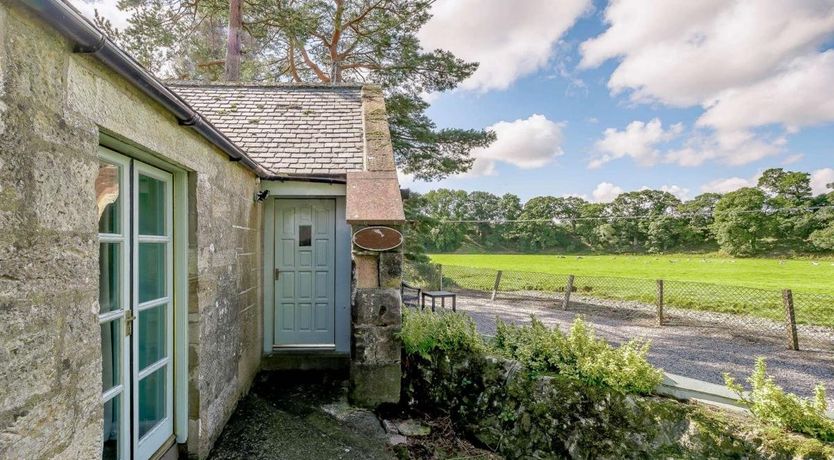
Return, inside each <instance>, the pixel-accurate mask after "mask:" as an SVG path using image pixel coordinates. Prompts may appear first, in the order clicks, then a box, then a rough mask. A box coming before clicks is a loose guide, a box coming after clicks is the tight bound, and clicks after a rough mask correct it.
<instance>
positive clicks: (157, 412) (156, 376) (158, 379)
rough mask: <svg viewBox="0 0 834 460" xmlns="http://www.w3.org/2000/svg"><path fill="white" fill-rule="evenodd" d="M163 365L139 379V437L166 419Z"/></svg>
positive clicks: (164, 367)
mask: <svg viewBox="0 0 834 460" xmlns="http://www.w3.org/2000/svg"><path fill="white" fill-rule="evenodd" d="M167 367H168V366H162V367H160V368H159V369H158V370H156V371H155V372H153V373H152V374H150V375H148V376H147V377H145V378H144V379H142V380H140V381H139V437H140V438H141V437H143V436H145V434H146V433H147V432H148V431H150V430H151V429H152V428H153V427H154V426H156V424H157V423H159V422H161V421H162V420H163V419H165V409H166V408H165V372H166V371H167Z"/></svg>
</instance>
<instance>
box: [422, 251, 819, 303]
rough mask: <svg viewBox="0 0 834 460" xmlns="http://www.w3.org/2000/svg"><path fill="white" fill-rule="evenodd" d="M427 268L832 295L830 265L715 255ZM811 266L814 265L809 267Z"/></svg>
mask: <svg viewBox="0 0 834 460" xmlns="http://www.w3.org/2000/svg"><path fill="white" fill-rule="evenodd" d="M431 259H432V262H434V263H439V264H445V265H460V266H464V267H473V268H491V269H496V270H498V269H500V270H512V271H525V272H540V273H552V274H559V275H567V274H573V275H576V276H580V275H584V276H611V277H621V278H639V279H648V280H655V279H664V280H674V281H694V282H699V283H712V284H725V285H732V286H744V287H750V288H759V289H776V290H781V289H786V288H789V289H793V291H794V292H808V293H820V294H834V259H830V258H829V259H817V260H810V259H798V260H785V261H784V262H780V261H779V260H778V259H732V258H728V257H720V256H716V255H692V254H677V255H663V256H653V255H612V256H585V255H583V256H558V255H531V254H432V256H431ZM814 264H816V265H814Z"/></svg>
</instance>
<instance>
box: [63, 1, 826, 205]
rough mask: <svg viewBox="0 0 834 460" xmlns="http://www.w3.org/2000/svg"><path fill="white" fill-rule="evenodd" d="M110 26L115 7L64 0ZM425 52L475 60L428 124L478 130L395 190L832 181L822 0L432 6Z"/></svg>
mask: <svg viewBox="0 0 834 460" xmlns="http://www.w3.org/2000/svg"><path fill="white" fill-rule="evenodd" d="M73 3H74V4H76V5H77V6H79V7H80V8H81V9H82V10H83V11H84V12H86V13H87V14H90V15H92V11H93V9H96V8H97V9H98V10H99V11H100V13H101V14H103V15H104V16H105V17H108V18H109V19H111V21H113V23H114V25H116V26H117V27H120V26H124V24H125V21H126V17H125V15H124V14H123V13H121V12H119V10H118V8H117V7H116V2H115V0H74V1H73ZM432 12H433V14H434V17H433V18H432V19H431V20H430V21H429V23H428V24H426V26H425V27H424V28H423V29H422V30H421V31H420V34H419V35H420V39H421V42H422V44H423V46H424V47H425V48H427V49H434V48H442V49H447V50H450V51H452V52H454V53H455V54H456V55H458V56H460V57H462V58H464V59H467V60H472V61H478V62H480V63H481V66H480V68H479V70H478V71H477V72H476V73H475V74H474V75H473V76H472V77H471V78H469V79H468V80H466V81H464V82H463V83H462V85H461V87H460V88H459V89H456V90H454V91H452V92H448V93H444V94H430V95H426V98H427V100H429V101H430V102H431V108H430V110H429V115H430V116H431V117H432V119H433V120H435V121H436V123H437V124H438V126H440V127H457V128H478V129H481V128H491V129H493V130H494V131H495V132H496V134H497V136H498V140H497V141H496V143H495V144H494V145H492V146H490V147H489V148H487V149H480V150H476V151H474V152H472V154H473V156H474V157H475V158H476V163H475V167H474V168H473V170H472V171H471V172H470V173H467V174H465V175H463V176H458V177H452V178H449V179H446V180H443V181H440V182H435V183H426V182H419V181H417V182H415V181H413V180H412V178H411V177H408V176H407V175H401V182H402V185H403V186H405V187H409V188H412V189H414V190H417V191H427V190H431V189H435V188H439V187H449V188H460V189H465V190H470V191H472V190H485V191H490V192H493V193H507V192H510V193H515V194H517V195H519V196H521V198H522V199H523V200H526V199H529V198H532V197H534V196H538V195H556V196H559V195H579V196H583V197H585V198H587V199H590V200H595V201H607V200H610V199H612V198H613V197H614V196H616V194H617V193H619V192H621V191H629V190H637V189H640V188H642V187H650V188H657V189H666V190H668V191H670V192H672V193H674V194H676V195H678V196H680V197H681V198H684V199H686V198H692V197H694V196H696V195H698V194H699V193H702V192H706V191H717V192H726V191H730V190H733V189H736V188H739V187H743V186H748V185H753V184H755V181H756V177H757V175H758V174H759V173H760V172H761V171H763V170H765V169H767V168H770V167H785V168H790V169H793V170H801V171H806V172H808V173H810V174H811V175H812V186H813V188H814V191H815V192H817V193H820V192H823V191H824V190H825V184H826V183H830V182H834V89H832V82H834V49H832V48H834V0H791V1H785V0H698V1H693V0H663V1H657V0H513V1H509V0H437V1H436V2H435V3H434V5H433V7H432Z"/></svg>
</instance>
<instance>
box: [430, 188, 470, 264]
mask: <svg viewBox="0 0 834 460" xmlns="http://www.w3.org/2000/svg"><path fill="white" fill-rule="evenodd" d="M468 196H469V195H468V194H467V193H466V192H464V191H463V190H448V189H443V188H441V189H437V190H432V191H430V192H428V193H426V194H425V195H423V198H424V208H423V212H424V213H425V214H427V215H428V216H430V217H431V218H432V219H434V220H435V221H436V225H435V226H434V227H433V228H431V230H430V231H429V233H428V235H426V240H427V242H428V245H429V246H430V248H431V249H434V250H437V251H441V252H451V251H455V250H457V249H458V248H460V247H461V245H462V244H463V241H464V239H465V237H466V235H467V225H466V224H462V223H455V222H449V221H458V220H463V219H465V217H466V206H467V199H468Z"/></svg>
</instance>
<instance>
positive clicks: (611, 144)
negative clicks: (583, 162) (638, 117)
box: [588, 118, 683, 168]
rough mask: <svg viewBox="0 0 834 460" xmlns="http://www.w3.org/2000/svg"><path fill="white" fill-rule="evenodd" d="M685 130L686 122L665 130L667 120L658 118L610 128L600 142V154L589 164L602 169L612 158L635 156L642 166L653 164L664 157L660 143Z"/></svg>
mask: <svg viewBox="0 0 834 460" xmlns="http://www.w3.org/2000/svg"><path fill="white" fill-rule="evenodd" d="M682 131H683V125H682V124H680V123H677V124H674V125H672V126H670V127H669V129H663V123H662V122H661V121H660V119H658V118H655V119H653V120H651V121H649V122H648V123H645V122H642V121H632V122H631V123H629V124H628V126H626V128H625V129H624V130H622V131H619V130H617V129H614V128H608V129H606V130H605V132H604V133H603V137H602V139H600V140H599V141H597V142H596V144H595V147H596V150H597V152H598V154H597V155H596V156H595V157H594V158H593V159H592V160H591V162H590V163H589V164H588V166H589V167H590V168H598V167H600V166H602V165H603V164H605V163H608V162H609V161H612V160H616V159H618V158H623V157H626V156H628V157H631V158H633V159H634V160H635V161H637V162H638V163H640V164H642V165H646V166H649V165H653V164H655V163H657V162H658V161H659V160H660V156H661V154H660V152H659V151H658V149H657V147H658V145H660V144H662V143H665V142H668V141H670V140H672V139H674V138H675V137H676V136H678V135H679V134H680V133H681V132H682Z"/></svg>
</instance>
